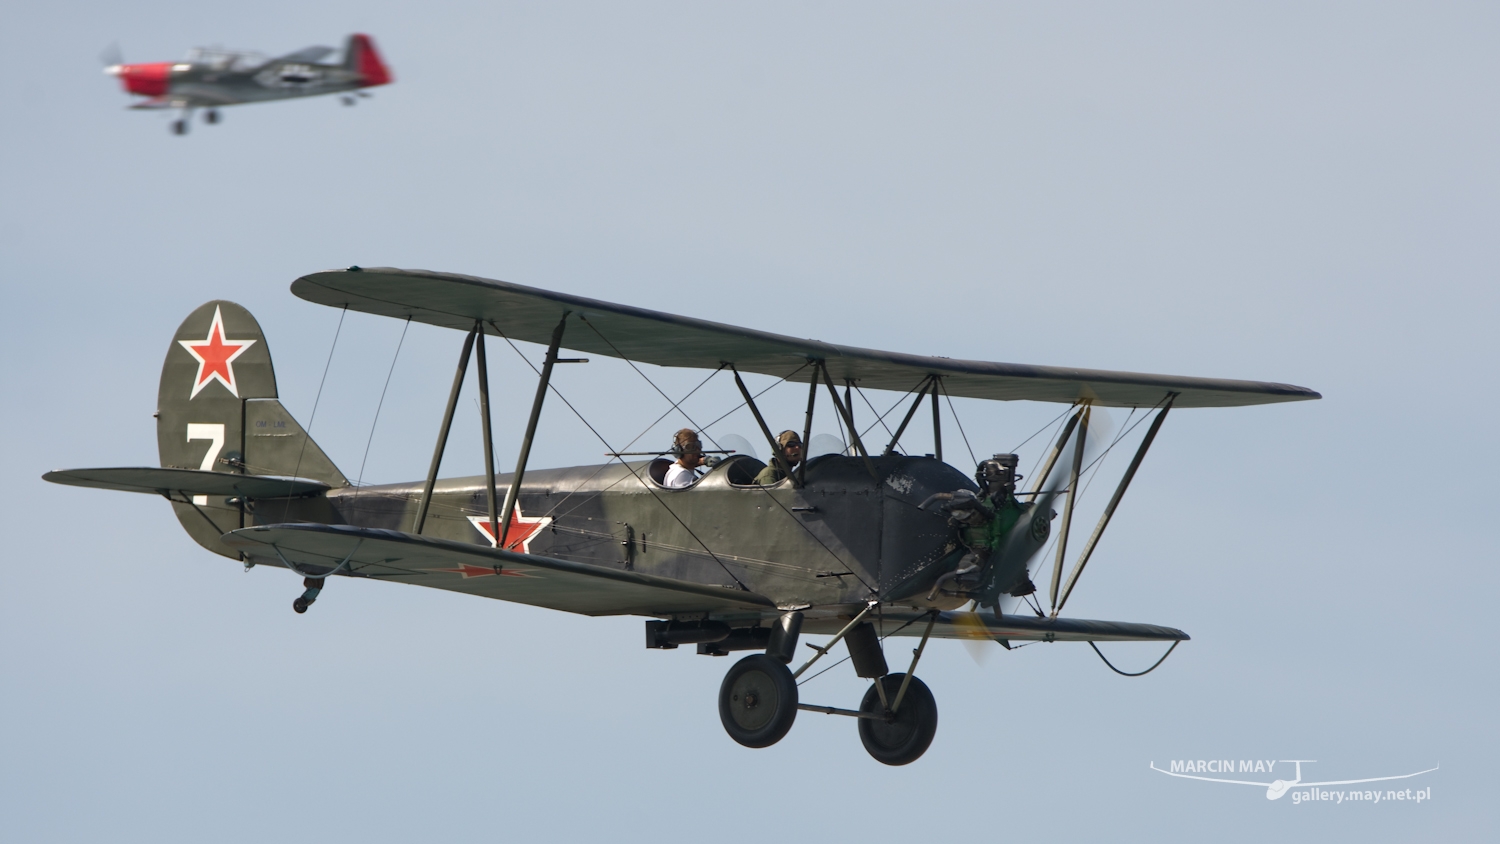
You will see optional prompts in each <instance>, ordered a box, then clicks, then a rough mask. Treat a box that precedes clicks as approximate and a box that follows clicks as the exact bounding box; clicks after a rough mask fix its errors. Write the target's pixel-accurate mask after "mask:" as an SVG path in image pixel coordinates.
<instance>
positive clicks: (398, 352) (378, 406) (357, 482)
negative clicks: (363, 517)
mask: <svg viewBox="0 0 1500 844" xmlns="http://www.w3.org/2000/svg"><path fill="white" fill-rule="evenodd" d="M408 328H411V317H407V318H406V324H405V325H403V326H401V339H399V340H397V341H396V353H395V354H394V355H391V368H390V369H389V370H387V371H386V373H385V386H384V387H381V388H380V401H378V402H376V403H375V418H374V419H371V420H370V436H369V437H368V438H366V439H365V456H364V457H362V458H360V461H359V478H358V479H357V480H355V481H354V497H355V498H356V499H357V498H359V488H360V486H361V485H362V484H363V483H364V481H365V463H367V462H369V460H370V443H373V442H375V426H376V424H378V423H379V422H380V409H381V408H383V407H385V394H386V391H388V390H389V389H390V388H391V376H392V375H394V374H396V361H398V360H400V359H401V347H402V346H403V345H404V344H405V343H406V330H407V329H408Z"/></svg>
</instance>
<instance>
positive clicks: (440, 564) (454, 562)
mask: <svg viewBox="0 0 1500 844" xmlns="http://www.w3.org/2000/svg"><path fill="white" fill-rule="evenodd" d="M224 543H225V544H226V545H228V546H230V547H231V548H236V549H238V550H239V551H241V552H242V553H244V555H245V556H246V558H247V559H249V560H251V561H253V562H256V563H264V564H267V565H285V564H286V563H290V564H291V565H292V566H294V567H296V569H299V570H301V571H302V572H303V573H304V574H318V575H322V574H327V573H329V572H330V571H333V570H335V569H340V567H341V566H342V569H341V571H342V572H346V573H348V574H351V575H354V576H358V577H373V578H379V579H381V580H391V581H396V582H399V583H414V584H417V585H419V586H431V587H434V588H437V589H448V590H452V591H455V592H465V593H468V594H471V595H479V596H481V597H485V598H496V599H499V600H502V601H514V602H516V603H520V604H530V605H532V606H537V607H547V608H549V609H555V610H563V611H565V612H576V613H582V614H584V615H646V616H667V615H672V614H674V613H688V612H744V611H746V610H760V611H763V612H766V613H767V614H768V615H775V614H777V610H776V605H775V604H774V603H773V602H772V601H771V600H770V599H769V598H766V597H763V596H761V595H757V594H755V593H754V592H746V591H744V590H741V589H738V588H734V587H726V586H718V585H715V584H709V583H695V582H691V581H686V580H676V579H674V578H670V577H659V576H656V575H650V574H639V573H637V572H633V571H624V570H623V569H617V568H606V567H604V566H596V565H590V564H587V563H575V562H569V561H567V560H555V559H552V558H550V557H539V556H535V555H532V554H516V553H513V552H510V551H503V550H500V549H498V548H488V547H484V546H480V545H470V544H467V543H463V542H452V541H449V540H446V539H433V538H431V537H426V536H416V535H414V534H409V533H402V532H400V531H394V530H377V529H373V528H357V527H350V526H347V525H320V524H285V525H266V526H263V527H252V528H243V529H241V530H236V531H232V532H230V533H227V534H225V535H224Z"/></svg>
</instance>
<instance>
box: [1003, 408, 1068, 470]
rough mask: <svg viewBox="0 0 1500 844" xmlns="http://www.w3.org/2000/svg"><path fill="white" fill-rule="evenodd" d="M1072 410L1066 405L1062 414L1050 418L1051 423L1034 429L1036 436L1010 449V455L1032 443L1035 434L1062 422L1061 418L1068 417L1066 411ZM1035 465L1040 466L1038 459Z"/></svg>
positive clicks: (1033, 468) (1034, 468)
mask: <svg viewBox="0 0 1500 844" xmlns="http://www.w3.org/2000/svg"><path fill="white" fill-rule="evenodd" d="M1072 409H1073V406H1072V405H1068V407H1067V408H1066V409H1065V410H1063V412H1062V413H1059V414H1057V415H1056V416H1054V417H1053V418H1052V421H1051V422H1048V423H1047V424H1045V425H1043V426H1042V427H1040V428H1037V429H1036V434H1032V435H1031V436H1029V437H1027V438H1026V439H1024V440H1021V442H1020V444H1019V445H1017V446H1016V447H1015V448H1012V449H1011V450H1010V453H1011V454H1015V453H1016V452H1018V451H1020V450H1021V448H1022V446H1025V445H1026V444H1027V443H1029V442H1031V441H1032V440H1034V439H1036V438H1037V434H1040V433H1041V432H1043V431H1045V430H1047V429H1048V428H1051V427H1052V426H1053V425H1056V424H1057V423H1058V422H1059V421H1061V420H1062V418H1063V417H1064V416H1067V415H1068V411H1069V410H1072ZM1037 465H1041V461H1040V459H1038V461H1037ZM1031 471H1033V472H1035V471H1036V467H1035V466H1033V467H1032V469H1031Z"/></svg>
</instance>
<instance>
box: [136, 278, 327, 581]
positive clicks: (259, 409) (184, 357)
mask: <svg viewBox="0 0 1500 844" xmlns="http://www.w3.org/2000/svg"><path fill="white" fill-rule="evenodd" d="M156 407H157V418H156V442H157V449H158V451H159V452H160V455H161V465H162V466H163V467H168V468H177V469H198V470H201V471H209V472H232V473H240V474H248V475H280V476H295V477H303V478H311V479H313V480H318V481H322V482H324V483H326V484H328V485H329V486H333V487H340V486H347V485H348V484H349V481H348V479H346V478H345V477H344V475H343V473H341V472H340V471H339V470H338V468H337V467H335V466H334V465H333V461H331V460H329V459H328V455H326V454H324V453H323V450H322V449H321V448H318V445H317V443H314V442H313V441H312V439H311V438H310V437H309V436H308V435H307V432H306V431H304V430H303V429H302V426H300V425H298V424H297V421H296V420H295V419H293V418H292V416H291V414H290V413H288V412H287V410H286V408H284V407H282V406H281V402H279V401H277V400H276V372H275V370H274V369H273V368H272V366H271V352H270V350H269V349H268V348H266V338H265V335H264V334H263V333H262V332H261V330H260V324H259V323H257V322H256V321H255V317H253V316H251V315H250V312H249V311H247V310H245V309H244V308H242V307H240V306H239V305H236V304H235V303H233V302H225V301H214V302H209V303H207V304H205V305H203V306H201V307H199V308H198V309H197V310H195V311H193V312H192V313H191V314H189V315H188V318H187V319H185V320H183V323H182V325H180V326H178V328H177V335H176V336H175V337H174V338H173V339H172V345H171V346H170V347H168V349H167V359H166V362H165V363H164V364H163V365H162V370H161V385H160V388H159V389H158V391H157V400H156ZM173 506H174V508H175V509H176V510H177V518H178V519H179V520H180V521H181V522H182V526H183V527H184V528H186V529H187V531H188V533H189V534H190V535H192V537H193V539H195V540H197V542H198V543H199V544H200V545H202V546H203V547H205V548H207V549H209V550H210V551H214V552H216V553H219V554H223V555H225V556H228V557H238V556H239V554H238V552H235V551H232V550H231V549H229V548H228V547H227V546H224V545H223V544H222V543H220V542H219V537H220V536H222V535H223V534H224V533H227V532H228V531H231V530H235V529H237V528H241V527H244V526H245V510H244V508H243V506H242V505H240V504H239V503H237V502H234V500H233V499H224V498H215V497H213V496H206V495H200V496H193V498H192V503H191V504H189V503H186V502H184V503H174V504H173Z"/></svg>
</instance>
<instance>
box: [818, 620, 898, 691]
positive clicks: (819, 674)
mask: <svg viewBox="0 0 1500 844" xmlns="http://www.w3.org/2000/svg"><path fill="white" fill-rule="evenodd" d="M927 616H928V613H922V614H921V615H919V616H917V617H916V618H913V619H911V620H910V621H908V622H906V623H905V624H903V625H901V626H900V627H897V628H896V629H895V630H892V631H891V632H889V633H887V634H885V635H884V636H881V637H880V641H882V642H884V641H885V640H886V639H889V638H891V637H892V636H894V635H896V634H897V633H900V632H901V631H902V630H905V629H906V628H908V627H910V626H912V625H913V624H916V623H917V622H919V621H921V620H922V619H924V618H927ZM850 659H851V657H848V656H846V657H844V658H843V659H841V660H839V661H838V662H835V663H834V664H832V665H830V666H828V667H827V668H825V669H823V670H822V671H819V672H818V673H816V674H814V675H812V676H811V677H808V678H807V679H806V680H802V681H800V682H798V683H797V685H798V686H799V687H800V686H805V685H807V684H808V683H811V682H812V681H814V680H816V679H818V678H819V677H822V676H823V675H824V674H827V673H828V672H830V671H832V670H833V669H835V668H838V667H839V666H840V665H843V664H844V663H846V662H848V661H849V660H850Z"/></svg>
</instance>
